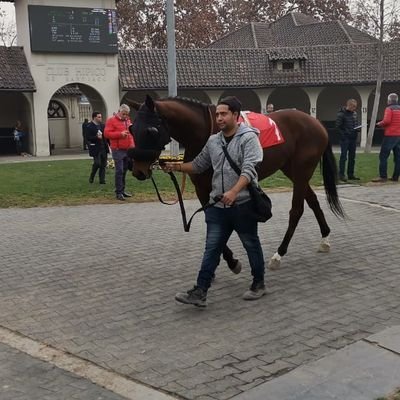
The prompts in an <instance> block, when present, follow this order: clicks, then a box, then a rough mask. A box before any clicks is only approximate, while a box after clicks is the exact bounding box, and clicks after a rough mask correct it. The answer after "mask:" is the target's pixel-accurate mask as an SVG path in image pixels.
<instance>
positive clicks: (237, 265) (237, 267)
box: [222, 245, 242, 274]
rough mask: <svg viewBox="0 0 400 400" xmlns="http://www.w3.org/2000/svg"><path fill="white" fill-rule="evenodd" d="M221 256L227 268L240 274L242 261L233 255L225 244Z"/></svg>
mask: <svg viewBox="0 0 400 400" xmlns="http://www.w3.org/2000/svg"><path fill="white" fill-rule="evenodd" d="M222 257H224V260H225V261H226V263H227V264H228V267H229V269H230V270H231V271H232V272H233V273H234V274H240V271H241V270H242V263H241V262H240V261H239V260H238V259H237V258H234V257H233V253H232V250H231V249H230V248H229V247H228V246H226V245H225V247H224V249H223V250H222Z"/></svg>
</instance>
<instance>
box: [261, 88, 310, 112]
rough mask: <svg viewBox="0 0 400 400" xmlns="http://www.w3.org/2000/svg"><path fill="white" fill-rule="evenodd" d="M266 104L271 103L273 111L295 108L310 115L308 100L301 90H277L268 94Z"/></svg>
mask: <svg viewBox="0 0 400 400" xmlns="http://www.w3.org/2000/svg"><path fill="white" fill-rule="evenodd" d="M267 103H272V104H273V105H274V110H275V111H277V110H282V109H288V108H289V109H290V108H295V109H296V110H300V111H303V112H305V113H307V114H309V113H310V99H309V97H308V95H307V93H306V92H305V91H304V90H303V89H301V88H296V87H290V88H289V87H284V88H277V89H275V90H274V91H273V92H272V93H271V94H270V96H269V97H268V102H267Z"/></svg>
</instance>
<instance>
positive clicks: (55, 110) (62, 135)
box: [47, 99, 69, 152]
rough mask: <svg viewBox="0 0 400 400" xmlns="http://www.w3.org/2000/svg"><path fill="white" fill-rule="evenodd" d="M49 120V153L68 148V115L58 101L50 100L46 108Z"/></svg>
mask: <svg viewBox="0 0 400 400" xmlns="http://www.w3.org/2000/svg"><path fill="white" fill-rule="evenodd" d="M47 118H48V120H49V141H50V150H51V152H52V151H53V150H54V149H60V148H61V149H63V148H66V147H69V129H68V128H69V126H68V115H67V110H66V107H65V105H64V104H62V103H61V101H60V100H55V99H52V100H50V102H49V106H48V108H47Z"/></svg>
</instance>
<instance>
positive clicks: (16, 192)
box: [0, 153, 393, 208]
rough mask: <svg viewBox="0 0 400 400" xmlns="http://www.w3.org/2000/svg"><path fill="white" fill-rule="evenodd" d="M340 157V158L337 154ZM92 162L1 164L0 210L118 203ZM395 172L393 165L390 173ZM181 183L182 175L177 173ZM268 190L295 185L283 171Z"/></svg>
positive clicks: (144, 197) (362, 164)
mask: <svg viewBox="0 0 400 400" xmlns="http://www.w3.org/2000/svg"><path fill="white" fill-rule="evenodd" d="M336 157H337V158H338V156H337V155H336ZM91 164H92V162H91V160H71V161H50V162H49V161H35V162H21V163H12V164H0V207H1V208H7V207H37V206H54V205H78V204H95V203H115V197H114V170H107V174H106V181H107V184H106V185H99V184H98V183H97V177H96V181H95V183H94V184H89V182H88V178H89V172H90V168H91ZM392 170H393V161H392V159H391V160H390V162H389V171H388V172H389V174H390V173H391V172H392ZM377 171H378V154H364V153H360V154H357V158H356V175H357V176H360V177H361V178H362V180H361V181H360V182H361V184H365V183H367V182H369V181H370V180H371V179H372V178H374V177H375V176H377ZM154 177H155V180H156V182H157V184H158V186H159V189H160V191H161V193H162V194H163V195H164V196H165V198H166V199H172V198H175V192H174V188H173V185H172V182H171V180H170V178H169V176H168V175H167V174H165V173H164V172H162V171H155V173H154ZM177 177H178V181H180V179H181V178H180V174H179V173H177ZM311 183H312V185H313V186H321V185H322V179H321V175H320V173H319V168H317V170H316V172H315V175H314V177H313V179H312V181H311ZM262 186H263V187H264V188H266V189H270V191H272V190H279V189H282V188H286V189H287V188H290V187H291V183H290V182H289V180H288V179H287V178H285V177H284V175H283V174H282V173H281V172H277V173H276V174H274V175H273V176H271V177H270V178H268V179H265V180H264V181H263V182H262ZM126 189H127V191H129V192H133V193H134V194H135V195H134V197H133V198H132V199H129V200H128V201H130V202H141V201H158V200H157V197H156V194H155V192H154V188H153V185H152V183H151V181H145V182H139V181H138V180H136V179H134V178H133V177H132V176H131V175H129V174H128V175H127V188H126ZM193 197H194V192H193V186H192V184H191V183H190V181H189V179H188V180H187V186H186V191H185V198H193Z"/></svg>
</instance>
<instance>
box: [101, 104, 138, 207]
mask: <svg viewBox="0 0 400 400" xmlns="http://www.w3.org/2000/svg"><path fill="white" fill-rule="evenodd" d="M129 112H130V108H129V106H127V105H126V104H122V105H121V106H120V107H119V109H118V112H117V113H116V114H114V115H113V116H112V117H110V118H108V119H107V121H106V126H105V129H104V136H105V138H106V139H109V140H110V147H111V152H112V158H113V160H114V164H115V196H116V199H117V200H121V201H124V200H125V198H126V197H132V195H131V194H130V193H128V192H126V191H125V177H126V172H127V170H128V157H127V151H128V149H130V148H132V147H135V142H134V139H133V136H132V134H131V133H130V132H129V127H130V126H131V125H132V122H131V120H130V118H129Z"/></svg>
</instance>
